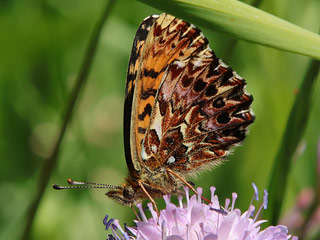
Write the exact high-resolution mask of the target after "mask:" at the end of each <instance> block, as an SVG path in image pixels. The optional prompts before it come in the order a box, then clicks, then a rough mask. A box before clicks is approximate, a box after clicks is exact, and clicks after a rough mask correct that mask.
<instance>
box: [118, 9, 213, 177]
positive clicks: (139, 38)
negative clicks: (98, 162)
mask: <svg viewBox="0 0 320 240" xmlns="http://www.w3.org/2000/svg"><path fill="white" fill-rule="evenodd" d="M206 44H207V39H205V38H204V37H203V35H202V34H201V32H200V31H199V30H198V29H197V28H195V27H194V26H192V25H190V24H189V23H186V22H185V21H183V20H180V19H177V18H175V17H173V16H171V15H168V14H161V15H160V16H151V17H148V18H146V19H145V20H144V21H143V22H142V24H141V25H140V27H139V29H138V31H137V34H136V37H135V40H134V44H133V48H132V52H131V57H130V61H129V69H128V74H127V84H126V99H125V114H124V139H125V146H126V147H125V152H126V160H127V165H128V168H129V170H130V172H132V171H131V170H135V171H139V170H141V168H142V167H146V166H148V164H149V165H150V164H151V165H153V167H156V166H159V164H161V161H159V159H155V158H149V157H148V161H147V162H148V164H147V165H146V156H147V153H146V152H150V151H149V149H148V148H142V144H143V140H144V139H145V136H147V132H149V128H150V126H149V125H150V123H151V122H150V120H151V118H150V117H151V114H152V112H155V110H154V107H155V102H156V96H157V95H158V92H159V86H160V84H161V83H162V81H163V77H164V76H165V75H166V76H168V73H167V72H166V71H167V69H168V66H171V65H172V63H173V62H174V61H177V60H182V59H185V58H188V57H190V56H192V55H193V54H196V53H197V52H200V51H202V50H203V49H204V47H205V46H206ZM164 88H165V87H164ZM153 122H154V121H153ZM148 156H150V155H148ZM150 157H152V156H150Z"/></svg>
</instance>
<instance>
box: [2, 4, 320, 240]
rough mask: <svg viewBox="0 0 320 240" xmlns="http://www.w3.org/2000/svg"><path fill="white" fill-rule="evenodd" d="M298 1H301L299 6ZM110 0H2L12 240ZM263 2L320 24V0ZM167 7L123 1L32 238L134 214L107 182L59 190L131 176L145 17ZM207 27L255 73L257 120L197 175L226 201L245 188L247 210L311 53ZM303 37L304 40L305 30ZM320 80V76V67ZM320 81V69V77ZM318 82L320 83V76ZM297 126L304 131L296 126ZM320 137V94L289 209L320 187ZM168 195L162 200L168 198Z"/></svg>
mask: <svg viewBox="0 0 320 240" xmlns="http://www.w3.org/2000/svg"><path fill="white" fill-rule="evenodd" d="M293 2H294V4H293ZM105 3H106V2H105V1H102V0H96V1H84V0H73V1H63V0H29V1H19V0H11V1H8V0H7V1H1V3H0V29H1V34H0V49H1V52H0V136H1V138H0V157H1V161H0V178H1V185H0V205H1V210H0V238H1V239H19V238H21V234H22V232H23V229H24V227H25V224H26V214H27V209H28V206H29V205H30V202H31V201H32V199H33V197H34V195H35V193H36V188H37V180H38V178H39V173H40V170H41V167H42V165H43V163H44V160H45V159H46V158H47V157H48V156H49V155H50V152H51V151H52V147H53V145H54V143H55V138H56V136H57V133H58V130H59V128H60V126H61V119H62V118H61V116H62V113H63V111H64V109H65V106H66V104H67V102H68V100H69V96H70V91H71V89H72V87H73V85H74V82H75V78H76V76H77V74H78V71H79V68H80V65H81V62H82V59H83V55H84V52H85V49H86V46H87V43H88V40H89V37H90V35H91V33H92V29H93V26H94V24H95V23H96V22H97V20H98V18H99V17H100V15H101V14H102V11H103V8H104V7H105ZM260 8H261V9H263V10H265V11H267V12H269V13H271V14H274V15H276V16H279V17H281V18H283V19H285V20H288V21H290V22H292V23H294V24H296V25H298V26H301V27H303V28H305V29H308V30H310V31H313V32H317V31H318V28H319V22H320V19H319V18H320V16H319V11H320V2H319V1H318V0H307V1H306V0H294V1H292V0H282V1H278V0H272V1H265V2H264V3H263V4H262V5H261V7H260ZM159 13H161V12H160V11H159V10H156V9H154V8H151V7H149V6H147V5H145V4H142V3H140V2H137V1H132V0H118V1H116V3H115V4H114V7H113V9H112V12H111V15H110V17H109V18H108V20H107V22H106V24H105V25H104V28H103V32H102V35H101V38H100V42H99V47H98V50H97V54H96V56H95V60H94V64H93V67H92V69H91V73H90V76H89V79H88V82H87V84H86V86H85V89H84V91H82V94H81V95H80V99H79V102H78V104H77V107H76V110H75V113H74V116H73V121H72V123H71V125H70V126H69V128H68V130H67V134H66V136H65V138H64V141H63V142H62V145H61V149H60V154H59V162H58V165H57V167H56V169H55V170H54V174H53V176H52V178H51V179H50V181H49V185H48V187H47V189H46V192H45V195H44V197H43V199H42V201H41V204H40V206H39V209H38V212H37V215H36V218H35V221H34V223H33V228H32V233H31V238H32V239H78V240H80V239H105V238H106V237H107V232H105V230H104V226H103V224H102V220H103V218H104V216H105V215H106V214H108V215H110V216H111V217H114V218H118V219H119V220H120V222H121V223H122V224H123V223H128V224H129V225H130V224H132V220H133V218H134V214H133V212H132V211H131V209H130V208H127V207H123V206H120V205H118V204H116V203H114V202H113V201H112V200H109V199H107V198H106V196H105V195H104V193H105V192H106V191H105V190H99V189H93V190H70V191H59V192H58V191H55V190H53V189H52V188H51V185H52V184H53V183H56V184H65V183H66V179H68V178H72V179H74V180H79V181H93V182H100V183H107V184H114V185H116V184H120V183H121V182H122V180H123V178H124V177H125V176H126V171H127V170H126V164H125V159H124V150H123V140H122V114H123V102H124V86H125V79H126V68H127V63H128V59H129V54H130V51H131V46H132V42H133V38H134V35H135V32H136V30H137V28H138V26H139V24H140V22H141V21H142V20H143V19H144V18H145V17H146V16H148V15H151V14H159ZM198 27H200V28H201V29H202V30H203V32H204V34H205V35H206V37H207V38H208V39H209V41H210V46H211V48H212V49H213V50H214V51H215V52H216V54H217V56H219V57H221V58H223V59H224V62H226V63H227V64H228V65H230V66H232V67H233V68H234V69H235V70H236V71H237V72H238V73H239V74H240V75H241V76H242V77H244V78H245V79H246V81H247V84H248V86H247V90H248V92H250V93H251V94H252V95H253V96H254V103H253V106H252V107H253V110H254V112H255V114H256V121H255V123H254V124H253V125H252V126H251V127H250V134H249V136H248V137H247V139H246V140H245V142H244V144H243V145H242V146H241V147H238V148H236V150H235V151H234V154H232V155H231V156H230V157H229V160H230V161H227V162H226V163H225V164H224V165H222V166H220V167H219V168H217V169H215V170H213V171H209V172H206V173H203V174H201V175H200V176H199V178H198V179H196V180H195V179H193V182H195V183H196V185H197V186H202V187H203V188H204V195H205V196H208V197H209V196H210V195H209V194H210V192H209V186H211V185H214V186H216V187H217V194H218V195H219V197H220V201H221V204H223V203H224V199H225V198H226V197H231V193H232V192H237V193H238V195H239V199H238V201H237V205H236V206H237V207H238V208H240V209H241V210H242V211H245V210H246V209H247V207H248V205H249V202H250V200H251V197H252V194H253V190H252V187H251V182H255V183H256V184H257V186H258V187H259V189H260V190H261V191H262V190H263V188H266V187H267V185H268V181H269V176H270V170H271V166H272V162H273V160H274V158H275V155H276V153H277V150H278V149H279V145H280V142H281V138H282V134H283V131H284V129H285V127H286V122H287V118H288V114H289V112H290V109H291V107H292V104H293V101H294V98H295V95H296V93H297V91H299V86H300V83H301V81H302V79H303V76H304V74H305V71H306V69H307V66H308V63H309V61H310V59H308V58H307V57H303V56H299V55H296V54H292V53H287V52H283V51H279V50H276V49H271V48H267V47H263V46H259V45H256V44H252V43H248V42H244V41H238V42H237V44H236V45H235V48H234V49H233V51H232V54H231V57H227V58H224V56H225V55H226V54H227V52H228V49H229V47H230V44H231V43H232V42H233V40H234V39H233V38H232V37H230V36H228V35H225V34H221V33H218V32H215V31H214V29H205V28H203V27H202V26H198ZM293 41H294V39H293ZM318 78H319V77H318ZM318 80H319V79H318ZM315 92H316V93H317V92H319V81H317V84H316V89H315ZM292 131H295V129H292ZM319 136H320V97H319V94H316V97H315V98H314V99H313V103H312V110H311V114H310V118H309V119H308V126H307V129H306V132H305V135H304V137H303V141H302V143H301V148H300V149H304V150H303V151H300V153H299V154H297V155H296V157H295V159H294V161H295V162H294V166H293V169H292V172H291V174H290V178H289V188H288V189H287V192H286V199H285V206H284V210H283V213H285V212H286V211H289V209H291V208H292V207H293V205H294V204H295V199H296V195H297V194H298V193H299V192H300V191H301V189H303V188H305V187H306V186H311V187H313V188H314V187H315V186H316V169H315V161H316V157H317V156H316V152H317V142H318V139H319ZM160 202H162V201H161V200H160V201H159V203H160Z"/></svg>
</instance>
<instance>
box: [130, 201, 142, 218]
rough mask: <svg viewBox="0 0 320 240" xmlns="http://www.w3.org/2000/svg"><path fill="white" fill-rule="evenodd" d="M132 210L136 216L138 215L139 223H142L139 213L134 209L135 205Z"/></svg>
mask: <svg viewBox="0 0 320 240" xmlns="http://www.w3.org/2000/svg"><path fill="white" fill-rule="evenodd" d="M131 209H132V211H133V213H134V215H136V217H137V220H138V221H141V218H140V217H139V214H138V213H137V211H136V210H135V209H134V206H133V205H131Z"/></svg>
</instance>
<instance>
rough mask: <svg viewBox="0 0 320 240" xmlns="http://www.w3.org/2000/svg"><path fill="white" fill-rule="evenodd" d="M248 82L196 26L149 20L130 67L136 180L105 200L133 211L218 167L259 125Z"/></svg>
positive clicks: (129, 139) (165, 17)
mask: <svg viewBox="0 0 320 240" xmlns="http://www.w3.org/2000/svg"><path fill="white" fill-rule="evenodd" d="M245 85H246V83H245V81H244V80H243V79H242V78H241V77H240V76H239V75H238V74H237V73H235V72H234V71H233V70H232V69H231V68H230V67H228V66H227V65H226V64H224V63H223V62H222V61H221V60H220V59H219V58H217V57H216V55H215V53H214V52H213V51H212V50H211V49H210V48H209V46H208V40H207V38H205V37H204V35H203V34H202V32H201V31H200V30H199V29H198V28H197V27H195V26H194V25H192V24H189V23H187V22H185V21H184V20H181V19H178V18H175V17H174V16H171V15H169V14H166V13H163V14H161V15H159V16H157V15H152V16H150V17H147V18H146V19H144V21H143V22H142V23H141V25H140V27H139V28H138V30H137V33H136V36H135V39H134V42H133V47H132V51H131V57H130V60H129V66H128V72H127V82H126V92H125V104H124V144H125V157H126V163H127V166H128V170H129V175H128V177H127V178H126V180H125V183H124V184H122V185H121V186H119V187H115V188H116V189H113V190H110V191H109V192H108V193H106V195H107V196H108V197H110V198H112V199H114V200H116V201H117V202H119V203H121V204H123V205H129V206H132V205H134V204H135V203H137V202H139V201H141V200H142V199H146V198H149V199H150V200H151V201H152V200H153V198H157V197H161V196H163V195H165V194H168V193H170V194H178V193H179V192H180V191H181V187H182V186H184V185H185V184H188V182H187V181H186V179H187V177H190V176H195V175H197V174H198V173H199V172H201V171H203V170H206V169H208V168H211V167H213V166H217V165H219V164H220V163H221V162H222V161H223V159H224V158H225V157H226V155H227V153H228V152H229V149H230V147H232V146H234V145H236V144H237V143H240V142H241V141H242V140H244V138H245V136H246V128H247V126H248V125H250V124H251V123H252V122H253V121H254V115H253V113H252V111H251V109H250V105H251V103H252V100H253V97H252V96H251V95H249V94H248V93H246V92H245Z"/></svg>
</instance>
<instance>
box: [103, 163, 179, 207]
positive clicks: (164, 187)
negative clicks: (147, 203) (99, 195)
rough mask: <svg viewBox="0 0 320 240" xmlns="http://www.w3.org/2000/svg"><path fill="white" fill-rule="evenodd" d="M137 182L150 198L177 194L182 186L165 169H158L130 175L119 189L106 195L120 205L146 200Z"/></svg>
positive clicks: (129, 204) (146, 197) (130, 204)
mask: <svg viewBox="0 0 320 240" xmlns="http://www.w3.org/2000/svg"><path fill="white" fill-rule="evenodd" d="M139 182H140V183H141V184H142V185H143V187H144V189H145V190H146V191H147V192H148V194H149V195H150V196H151V197H152V198H159V197H162V196H163V195H165V194H169V193H170V194H178V193H180V192H181V186H182V185H183V184H182V182H181V181H180V180H179V179H176V178H175V177H173V176H171V175H170V174H169V173H168V172H167V171H166V169H165V168H158V169H155V170H153V171H152V172H150V171H148V172H142V173H141V172H140V173H136V174H134V175H132V174H130V175H129V177H127V179H126V181H125V183H124V184H122V186H121V187H120V188H119V189H115V190H111V191H109V192H107V193H106V195H107V196H108V197H110V198H112V199H113V200H115V201H116V202H118V203H120V204H122V205H126V206H132V205H135V204H136V203H138V202H141V201H142V200H143V199H148V196H147V195H146V193H145V191H144V190H143V189H142V187H141V185H140V184H139Z"/></svg>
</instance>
